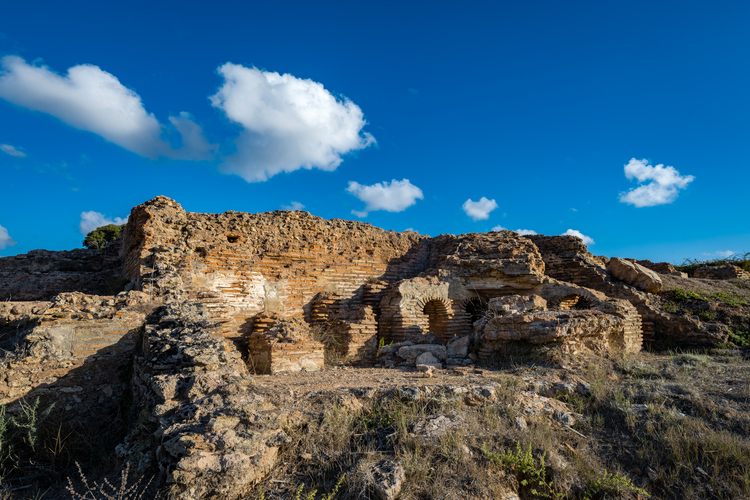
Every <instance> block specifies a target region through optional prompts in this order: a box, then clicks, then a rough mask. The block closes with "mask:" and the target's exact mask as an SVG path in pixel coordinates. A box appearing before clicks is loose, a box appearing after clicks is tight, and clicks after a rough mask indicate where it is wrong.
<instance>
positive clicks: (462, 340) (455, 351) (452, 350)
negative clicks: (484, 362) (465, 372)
mask: <svg viewBox="0 0 750 500" xmlns="http://www.w3.org/2000/svg"><path fill="white" fill-rule="evenodd" d="M469 340H470V339H469V336H468V335H467V336H464V337H454V338H453V339H451V341H450V342H448V345H447V349H448V357H449V358H465V357H466V356H467V354H468V353H469Z"/></svg>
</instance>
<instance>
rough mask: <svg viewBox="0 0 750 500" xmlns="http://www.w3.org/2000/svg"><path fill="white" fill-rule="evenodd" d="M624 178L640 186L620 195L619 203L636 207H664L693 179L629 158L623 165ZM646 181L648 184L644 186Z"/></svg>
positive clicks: (661, 165) (689, 176) (669, 168)
mask: <svg viewBox="0 0 750 500" xmlns="http://www.w3.org/2000/svg"><path fill="white" fill-rule="evenodd" d="M625 176H626V177H627V178H628V179H631V180H632V179H636V180H637V181H638V182H639V183H640V184H641V185H640V186H638V187H636V188H633V189H631V190H630V191H627V192H625V193H620V201H621V202H622V203H627V204H629V205H634V206H636V207H639V208H640V207H653V206H656V205H666V204H668V203H672V202H673V201H675V200H676V199H677V196H678V194H679V191H680V189H685V188H686V187H687V185H688V184H690V183H691V182H692V181H693V179H695V177H693V176H692V175H686V176H681V175H680V173H679V172H678V171H677V170H676V169H675V168H674V167H665V166H664V165H663V164H659V165H656V166H652V165H649V164H648V160H636V159H635V158H631V160H630V162H628V164H627V165H625ZM647 181H651V182H648V184H644V183H645V182H647Z"/></svg>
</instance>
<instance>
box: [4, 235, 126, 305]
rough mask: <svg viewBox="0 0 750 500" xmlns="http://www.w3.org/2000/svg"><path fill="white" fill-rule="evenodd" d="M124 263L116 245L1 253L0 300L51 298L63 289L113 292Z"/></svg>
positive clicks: (96, 292)
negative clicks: (19, 253)
mask: <svg viewBox="0 0 750 500" xmlns="http://www.w3.org/2000/svg"><path fill="white" fill-rule="evenodd" d="M121 267H122V266H121V261H120V258H119V256H118V251H117V248H116V247H110V248H108V249H105V250H88V249H85V248H77V249H75V250H63V251H60V252H53V251H49V250H32V251H31V252H29V253H27V254H22V255H16V256H13V257H0V301H30V300H50V299H52V297H54V296H55V295H57V294H58V293H62V292H83V293H88V294H92V295H114V294H115V293H117V292H119V289H118V286H119V276H120V273H121Z"/></svg>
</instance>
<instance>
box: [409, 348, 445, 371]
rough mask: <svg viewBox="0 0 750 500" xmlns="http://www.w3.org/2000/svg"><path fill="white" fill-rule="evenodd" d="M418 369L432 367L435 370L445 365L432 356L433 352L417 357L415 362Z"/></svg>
mask: <svg viewBox="0 0 750 500" xmlns="http://www.w3.org/2000/svg"><path fill="white" fill-rule="evenodd" d="M415 363H416V366H417V368H421V367H422V366H431V367H433V368H442V367H443V365H442V363H440V361H438V359H437V358H436V357H435V356H433V355H432V353H431V352H429V351H428V352H423V353H422V354H420V355H419V356H417V359H416V360H415Z"/></svg>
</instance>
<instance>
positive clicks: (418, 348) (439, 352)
mask: <svg viewBox="0 0 750 500" xmlns="http://www.w3.org/2000/svg"><path fill="white" fill-rule="evenodd" d="M425 352H429V353H430V354H432V355H433V356H435V357H436V358H437V359H439V360H440V361H443V360H445V358H447V357H448V350H447V349H446V348H445V346H442V345H437V344H418V345H411V346H404V347H402V348H401V349H399V350H398V357H399V358H401V359H405V360H407V361H412V360H414V359H416V358H417V356H419V355H420V354H422V353H425Z"/></svg>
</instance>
